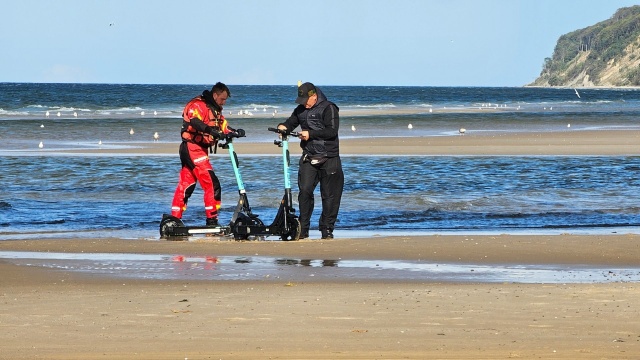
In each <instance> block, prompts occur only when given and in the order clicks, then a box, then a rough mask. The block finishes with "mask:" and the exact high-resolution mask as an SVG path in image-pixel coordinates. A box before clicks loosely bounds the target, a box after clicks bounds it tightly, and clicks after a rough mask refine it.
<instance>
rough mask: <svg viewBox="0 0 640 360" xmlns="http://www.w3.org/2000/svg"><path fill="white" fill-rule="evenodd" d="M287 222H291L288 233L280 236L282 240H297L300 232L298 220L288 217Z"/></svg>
mask: <svg viewBox="0 0 640 360" xmlns="http://www.w3.org/2000/svg"><path fill="white" fill-rule="evenodd" d="M289 224H291V228H290V230H291V231H289V233H288V234H284V235H282V236H281V237H280V238H281V239H282V241H297V240H299V239H300V233H301V232H302V228H301V227H300V220H298V218H291V219H289Z"/></svg>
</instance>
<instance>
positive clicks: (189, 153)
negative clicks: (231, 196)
mask: <svg viewBox="0 0 640 360" xmlns="http://www.w3.org/2000/svg"><path fill="white" fill-rule="evenodd" d="M182 118H183V122H182V130H181V136H182V144H180V161H181V163H182V169H181V170H180V177H179V181H178V186H177V187H176V192H175V194H174V196H173V202H172V203H171V215H173V216H175V217H177V218H179V219H180V218H182V213H183V212H184V211H185V210H186V208H187V202H188V201H189V197H190V196H191V195H192V194H193V191H194V190H195V187H196V181H197V182H199V183H200V186H201V187H202V189H203V190H204V211H205V214H206V216H207V219H217V217H218V209H220V204H221V190H220V181H219V180H218V177H217V176H216V174H215V173H214V172H213V167H212V166H211V163H210V162H209V155H208V151H209V149H211V148H212V147H213V148H215V146H216V144H217V141H218V139H219V138H220V137H221V136H224V135H223V134H228V133H230V132H231V131H233V129H231V128H229V127H228V126H227V121H226V120H225V118H224V116H223V115H222V107H221V106H219V105H218V104H216V102H215V101H214V100H213V94H212V93H211V92H210V91H209V90H205V91H203V92H202V95H201V96H197V97H195V98H193V99H192V100H191V101H189V103H188V104H187V105H186V106H185V108H184V111H183V113H182Z"/></svg>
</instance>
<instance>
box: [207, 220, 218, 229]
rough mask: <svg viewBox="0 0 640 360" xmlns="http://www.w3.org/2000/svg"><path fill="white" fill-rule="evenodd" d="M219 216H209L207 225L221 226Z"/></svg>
mask: <svg viewBox="0 0 640 360" xmlns="http://www.w3.org/2000/svg"><path fill="white" fill-rule="evenodd" d="M219 226H220V224H219V223H218V218H208V219H207V227H219Z"/></svg>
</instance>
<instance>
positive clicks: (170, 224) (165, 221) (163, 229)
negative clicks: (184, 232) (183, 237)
mask: <svg viewBox="0 0 640 360" xmlns="http://www.w3.org/2000/svg"><path fill="white" fill-rule="evenodd" d="M178 227H184V223H183V222H182V220H180V219H178V218H177V217H175V216H171V215H167V214H163V215H162V221H161V222H160V237H161V238H166V237H170V236H174V228H178Z"/></svg>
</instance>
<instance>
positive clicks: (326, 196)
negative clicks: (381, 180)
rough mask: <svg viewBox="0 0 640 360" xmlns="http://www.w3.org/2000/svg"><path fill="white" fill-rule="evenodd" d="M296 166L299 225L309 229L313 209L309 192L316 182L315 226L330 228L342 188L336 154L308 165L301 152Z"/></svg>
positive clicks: (341, 175)
mask: <svg viewBox="0 0 640 360" xmlns="http://www.w3.org/2000/svg"><path fill="white" fill-rule="evenodd" d="M299 166H300V168H299V170H298V189H299V191H300V192H299V193H298V204H299V205H300V225H301V228H302V232H303V233H308V232H309V227H310V222H311V214H312V213H313V206H314V198H313V192H314V190H315V188H316V186H317V185H318V183H320V196H321V198H322V214H321V215H320V221H319V224H318V229H319V230H320V231H322V230H325V229H326V230H333V229H334V227H335V224H336V219H337V218H338V210H340V200H341V199H342V189H343V188H344V173H343V172H342V162H341V161H340V157H339V156H338V157H333V158H329V159H327V161H325V162H324V163H322V164H319V165H312V164H311V162H309V161H308V160H305V157H304V156H303V157H302V158H301V159H300V162H299Z"/></svg>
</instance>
